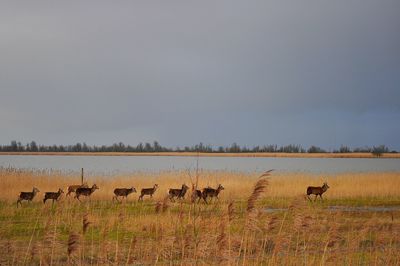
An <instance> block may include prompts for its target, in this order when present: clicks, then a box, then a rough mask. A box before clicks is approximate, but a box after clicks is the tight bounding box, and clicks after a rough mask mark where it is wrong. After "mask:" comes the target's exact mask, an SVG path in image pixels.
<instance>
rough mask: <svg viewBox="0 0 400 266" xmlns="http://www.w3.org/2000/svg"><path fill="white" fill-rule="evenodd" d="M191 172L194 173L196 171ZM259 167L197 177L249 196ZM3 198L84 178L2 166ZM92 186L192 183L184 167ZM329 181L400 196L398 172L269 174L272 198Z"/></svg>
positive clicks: (345, 194)
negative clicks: (244, 170) (34, 188)
mask: <svg viewBox="0 0 400 266" xmlns="http://www.w3.org/2000/svg"><path fill="white" fill-rule="evenodd" d="M192 174H193V173H192ZM258 176H259V173H242V172H226V171H202V172H201V173H200V177H199V188H203V187H206V186H211V187H217V186H218V184H223V186H224V187H225V190H224V191H222V193H221V199H222V200H226V199H236V200H244V199H246V198H247V197H248V196H249V195H250V193H251V190H252V188H253V186H254V183H255V182H256V181H257V180H258ZM0 180H1V186H0V200H5V201H14V200H16V199H17V197H18V195H19V192H20V191H31V190H32V187H37V188H39V190H40V191H41V192H40V193H39V197H42V193H44V192H45V191H57V190H58V188H61V189H63V190H64V192H67V187H68V186H69V185H73V184H80V177H79V176H74V175H72V174H62V173H59V172H53V173H51V172H45V171H42V172H33V171H23V170H16V169H9V170H7V169H4V168H3V169H0ZM85 181H87V182H88V183H89V185H90V186H91V185H92V184H94V183H96V185H97V186H98V187H99V188H100V189H99V190H96V191H95V192H94V194H93V196H92V198H93V199H95V200H96V199H97V200H107V199H112V197H113V191H114V189H115V188H118V187H128V188H129V187H132V186H133V187H135V188H136V190H137V192H138V193H136V194H135V193H133V194H131V195H130V196H129V197H130V198H131V199H133V198H135V199H137V197H138V194H140V189H142V188H145V187H152V186H153V185H154V184H158V185H159V188H158V190H157V192H156V193H155V199H156V200H162V199H163V198H164V197H165V195H167V193H168V189H169V188H180V187H181V185H182V184H183V183H186V184H188V185H191V182H192V181H193V182H194V180H191V179H190V176H189V174H188V173H187V172H186V171H164V172H160V173H155V174H150V173H133V174H131V175H115V176H89V177H87V178H86V179H85ZM325 181H327V182H328V184H329V186H330V188H329V190H328V191H327V192H326V193H325V194H324V195H323V197H326V198H328V199H343V198H346V199H357V198H382V199H389V198H397V199H398V198H400V189H399V187H400V173H398V172H379V173H339V174H329V175H316V174H305V173H274V174H273V175H272V176H271V177H270V179H269V183H270V184H269V186H268V198H270V199H275V198H290V197H293V196H297V195H304V194H305V193H306V188H307V186H321V185H322V183H323V182H325Z"/></svg>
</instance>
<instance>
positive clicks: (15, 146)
mask: <svg viewBox="0 0 400 266" xmlns="http://www.w3.org/2000/svg"><path fill="white" fill-rule="evenodd" d="M10 150H11V151H18V144H17V141H15V140H13V141H11V145H10Z"/></svg>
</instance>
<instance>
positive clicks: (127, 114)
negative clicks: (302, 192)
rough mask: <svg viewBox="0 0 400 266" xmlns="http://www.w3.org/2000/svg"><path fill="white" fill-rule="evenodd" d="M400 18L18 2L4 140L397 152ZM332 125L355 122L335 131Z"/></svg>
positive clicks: (6, 28)
mask: <svg viewBox="0 0 400 266" xmlns="http://www.w3.org/2000/svg"><path fill="white" fill-rule="evenodd" d="M399 9H400V4H399V3H397V2H393V1H380V2H379V3H376V2H374V1H363V3H362V4H360V3H357V2H351V3H349V2H347V1H334V2H329V3H327V2H317V1H309V2H308V3H300V2H296V1H292V2H285V3H283V2H278V1H252V2H250V3H243V2H240V1H233V2H232V1H218V2H213V1H201V2H197V1H186V2H184V3H182V2H178V1H168V3H167V2H165V1H156V2H151V3H150V2H146V3H137V2H119V3H111V2H108V1H87V2H85V3H80V2H75V3H70V2H69V3H62V4H57V5H55V4H54V3H51V2H46V1H44V2H35V3H34V4H33V3H24V4H23V5H22V4H18V3H8V4H5V5H4V7H3V8H2V10H1V11H0V22H1V23H0V34H1V35H2V42H1V43H0V56H1V58H2V60H1V61H0V88H1V92H2V95H4V96H3V97H1V98H0V104H1V106H2V116H0V118H1V121H0V122H1V123H0V124H1V126H0V129H1V130H2V131H3V132H7V133H6V134H2V138H1V139H0V140H1V142H3V143H7V142H8V141H9V140H11V139H16V138H17V137H18V138H21V139H22V140H26V141H29V140H31V139H36V140H38V141H39V140H40V141H42V142H44V143H47V142H48V141H50V140H51V141H53V142H63V143H70V142H73V141H79V140H80V141H86V142H87V143H91V142H94V143H95V144H103V143H109V142H112V141H114V140H117V139H121V140H126V142H129V143H133V144H135V143H137V142H139V141H145V140H144V139H146V138H150V137H152V138H157V139H158V140H160V141H162V143H163V144H165V145H171V146H175V145H190V144H193V143H196V142H198V141H203V142H206V143H207V142H209V143H221V144H229V142H233V141H236V142H238V143H242V144H249V145H250V144H253V143H254V144H264V143H283V142H296V143H299V144H307V143H312V142H313V141H317V142H318V144H320V145H322V146H327V145H331V144H327V142H330V143H339V142H345V143H346V144H349V145H351V144H354V145H355V144H357V145H358V144H359V140H360V139H361V140H365V141H366V142H367V143H365V145H373V144H376V143H384V144H387V145H392V146H398V143H397V142H396V139H395V138H394V136H395V135H398V133H400V130H399V127H398V126H395V125H394V124H396V121H394V120H391V119H394V118H397V117H398V114H399V113H400V110H399V108H400V105H399V104H398V99H399V97H400V91H399V90H398V86H399V84H400V73H399V72H400V54H399V53H398V47H400V37H399V35H398V34H397V31H398V27H399V26H400V20H399V18H398V11H399ZM5 114H6V115H5ZM365 117H368V120H366V119H364V118H365ZM386 118H387V119H386ZM332 119H334V121H336V122H335V123H336V124H341V125H346V126H345V127H336V131H339V132H336V133H333V132H332V130H326V131H325V129H326V128H329V124H330V122H329V121H330V120H332ZM376 124H379V127H380V128H381V129H380V130H381V131H383V133H382V132H381V131H379V132H380V133H379V132H377V131H376V130H375V125H376ZM26 128H29V130H24V129H26ZM360 128H362V129H363V130H360ZM322 132H323V136H321V133H322ZM293 134H297V135H295V136H293ZM360 134H361V135H362V136H361V137H360ZM130 136H132V137H131V138H130ZM335 138H336V139H337V140H336V141H331V140H332V139H335ZM284 144H285V143H284ZM332 145H334V144H332Z"/></svg>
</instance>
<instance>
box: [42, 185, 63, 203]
mask: <svg viewBox="0 0 400 266" xmlns="http://www.w3.org/2000/svg"><path fill="white" fill-rule="evenodd" d="M62 193H64V191H63V190H62V189H61V188H59V189H58V192H45V194H44V199H43V203H46V200H48V199H51V200H53V203H54V201H58V199H59V198H60V196H61V194H62Z"/></svg>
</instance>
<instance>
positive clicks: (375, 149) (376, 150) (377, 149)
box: [372, 145, 389, 157]
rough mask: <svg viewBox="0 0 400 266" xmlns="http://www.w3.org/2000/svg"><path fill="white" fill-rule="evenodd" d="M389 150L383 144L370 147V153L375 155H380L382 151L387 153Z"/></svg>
mask: <svg viewBox="0 0 400 266" xmlns="http://www.w3.org/2000/svg"><path fill="white" fill-rule="evenodd" d="M388 152H389V148H388V147H386V146H385V145H380V146H376V147H375V146H374V147H373V148H372V154H373V155H374V156H375V157H381V156H382V154H383V153H388Z"/></svg>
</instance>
